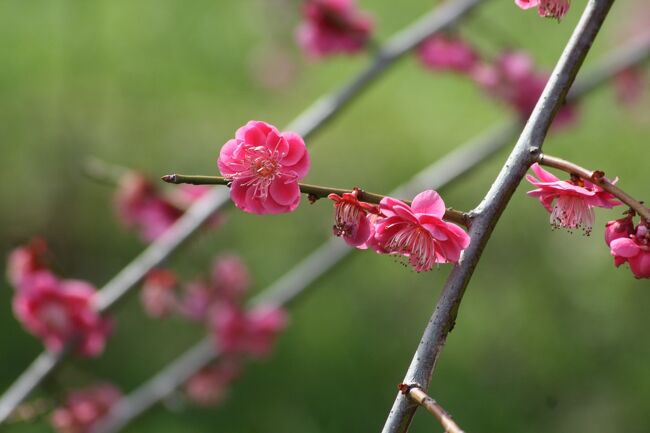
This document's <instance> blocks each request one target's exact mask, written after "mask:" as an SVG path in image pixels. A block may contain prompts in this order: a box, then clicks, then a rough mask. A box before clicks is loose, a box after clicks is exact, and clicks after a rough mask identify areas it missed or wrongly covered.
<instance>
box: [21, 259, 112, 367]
mask: <svg viewBox="0 0 650 433" xmlns="http://www.w3.org/2000/svg"><path fill="white" fill-rule="evenodd" d="M95 293H96V290H95V288H94V287H93V286H92V285H90V284H89V283H87V282H84V281H79V280H59V279H58V278H56V277H55V276H54V275H53V274H51V273H50V272H47V271H41V272H37V273H35V274H33V275H32V276H30V277H29V279H28V280H27V281H26V282H25V283H24V284H23V285H22V287H20V288H19V289H18V290H17V291H16V294H15V295H14V299H13V308H14V314H15V315H16V317H17V318H18V320H19V321H20V322H21V323H22V324H23V326H24V327H25V329H27V330H28V331H29V332H31V333H32V334H34V335H36V336H37V337H39V338H41V339H42V340H43V342H44V344H45V346H46V347H47V348H48V350H52V351H59V350H61V349H62V348H63V347H64V345H65V344H66V343H68V342H71V341H73V339H74V341H76V348H77V351H78V352H79V353H80V354H81V355H84V356H88V357H93V356H97V355H99V354H101V353H102V351H103V350H104V344H105V342H106V338H107V335H108V333H109V331H110V324H109V322H108V321H107V320H106V319H104V318H102V317H101V316H100V315H99V313H98V312H97V311H95V310H94V309H93V306H92V299H93V297H94V296H95Z"/></svg>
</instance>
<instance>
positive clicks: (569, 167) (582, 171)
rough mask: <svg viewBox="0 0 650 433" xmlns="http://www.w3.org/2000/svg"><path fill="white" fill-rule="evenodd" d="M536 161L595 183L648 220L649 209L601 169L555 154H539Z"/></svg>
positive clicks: (649, 217) (649, 218)
mask: <svg viewBox="0 0 650 433" xmlns="http://www.w3.org/2000/svg"><path fill="white" fill-rule="evenodd" d="M537 162H538V163H539V164H541V165H545V166H547V167H553V168H557V169H558V170H562V171H564V172H566V173H569V174H571V175H575V176H578V177H581V178H583V179H586V180H588V181H590V182H593V183H595V184H597V185H598V186H600V187H601V188H602V189H604V190H605V191H607V192H609V193H610V194H612V195H614V196H615V197H616V198H618V199H619V200H621V201H622V202H623V203H625V204H626V205H628V206H629V207H630V208H631V209H633V210H634V211H635V212H636V213H638V214H639V215H641V217H642V218H643V219H645V220H646V221H650V209H648V208H647V207H645V206H644V205H643V204H642V203H641V202H640V201H638V200H636V199H634V198H633V197H632V196H631V195H629V194H628V193H626V192H625V191H623V190H622V189H621V188H619V187H618V186H616V185H614V184H613V183H612V182H610V181H609V180H608V179H607V178H605V173H603V172H602V171H599V170H588V169H586V168H584V167H581V166H579V165H577V164H575V163H573V162H570V161H567V160H564V159H562V158H558V157H556V156H551V155H545V154H543V153H540V154H539V156H538V157H537Z"/></svg>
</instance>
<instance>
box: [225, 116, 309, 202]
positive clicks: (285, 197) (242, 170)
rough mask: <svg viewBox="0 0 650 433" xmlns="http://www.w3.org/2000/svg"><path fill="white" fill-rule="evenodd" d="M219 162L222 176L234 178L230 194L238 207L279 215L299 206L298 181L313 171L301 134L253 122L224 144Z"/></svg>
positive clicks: (240, 129)
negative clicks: (309, 171)
mask: <svg viewBox="0 0 650 433" xmlns="http://www.w3.org/2000/svg"><path fill="white" fill-rule="evenodd" d="M218 165H219V171H220V172H221V174H222V176H224V177H226V178H228V179H229V180H231V181H232V183H231V185H230V197H231V198H232V200H233V202H235V205H236V206H237V207H238V208H240V209H241V210H243V211H245V212H249V213H254V214H277V213H284V212H292V211H294V210H295V209H296V208H297V207H298V204H299V203H300V188H299V186H298V181H299V180H300V179H302V178H303V177H305V176H306V175H307V171H308V170H309V153H308V152H307V148H306V147H305V142H304V141H303V140H302V137H300V136H299V135H298V134H296V133H293V132H283V133H280V132H278V130H277V129H276V128H275V127H274V126H272V125H269V124H268V123H265V122H259V121H250V122H248V123H247V124H246V125H245V126H243V127H241V128H239V129H238V130H237V133H236V134H235V138H234V139H232V140H229V141H228V142H226V144H224V145H223V147H222V148H221V152H220V153H219V160H218Z"/></svg>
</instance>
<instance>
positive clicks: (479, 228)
mask: <svg viewBox="0 0 650 433" xmlns="http://www.w3.org/2000/svg"><path fill="white" fill-rule="evenodd" d="M613 2H614V0H589V1H588V3H587V6H586V8H585V11H584V12H583V14H582V17H581V18H580V21H579V23H578V25H577V26H576V28H575V30H574V32H573V35H572V36H571V39H570V40H569V42H568V44H567V46H566V47H565V49H564V52H563V53H562V55H561V56H560V59H559V61H558V63H557V65H556V66H555V69H554V70H553V73H552V74H551V78H550V79H549V81H548V83H547V84H546V86H545V88H544V91H543V93H542V95H541V96H540V98H539V100H538V102H537V105H536V106H535V109H534V110H533V113H532V114H531V116H530V118H529V120H528V122H527V123H526V126H525V127H524V130H523V132H522V133H521V135H520V137H519V140H517V144H516V145H515V147H514V149H513V150H512V152H511V154H510V156H509V157H508V159H507V160H506V162H505V164H504V165H503V167H502V168H501V171H500V173H499V175H498V176H497V178H496V180H495V181H494V183H493V184H492V186H491V188H490V190H489V191H488V192H487V194H486V195H485V197H484V199H483V201H482V202H481V203H480V204H479V205H478V207H477V208H476V209H475V210H474V211H473V213H472V224H471V228H470V232H469V234H470V237H471V243H470V245H469V246H468V247H467V249H465V251H464V252H463V254H462V256H461V259H460V261H459V262H458V264H457V265H456V266H454V269H453V270H452V272H451V274H450V275H449V279H448V280H447V283H446V284H445V287H444V289H443V291H442V294H441V295H440V298H439V300H438V302H437V304H436V307H435V309H434V311H433V314H432V316H431V318H430V319H429V322H428V324H427V326H426V328H425V330H424V335H423V336H422V339H421V340H420V344H419V345H418V347H417V350H416V352H415V354H414V356H413V359H412V361H411V364H410V366H409V368H408V371H407V372H406V376H405V378H404V380H403V381H402V382H403V383H418V384H421V385H422V387H423V389H426V388H428V386H429V382H430V381H431V375H432V374H433V369H434V367H435V364H436V361H437V359H438V356H439V355H440V352H441V350H442V348H443V346H444V344H445V341H446V339H447V335H448V334H449V332H450V331H451V329H452V328H453V327H454V324H455V321H456V316H457V314H458V309H459V307H460V303H461V301H462V298H463V294H464V293H465V289H466V288H467V285H468V284H469V281H470V279H471V277H472V274H473V273H474V270H475V268H476V265H477V264H478V261H479V259H480V257H481V254H482V252H483V249H484V248H485V245H486V244H487V242H488V240H489V238H490V235H491V234H492V231H493V230H494V227H495V226H496V224H497V222H498V220H499V218H500V217H501V215H502V213H503V211H504V210H505V208H506V206H507V204H508V202H509V201H510V198H511V197H512V195H513V194H514V192H515V190H516V188H517V186H519V183H520V182H521V180H522V179H523V177H524V175H525V174H526V171H527V170H528V168H529V167H530V165H531V164H532V163H533V162H534V161H535V158H536V156H537V155H538V154H539V153H540V152H541V148H542V144H543V143H544V139H545V138H546V135H547V132H548V129H549V127H550V126H551V122H552V121H553V118H554V117H555V114H556V113H557V111H558V110H559V109H560V107H561V105H562V103H563V102H564V99H565V97H566V95H567V93H568V91H569V88H570V87H571V84H572V83H573V80H574V79H575V76H576V74H577V73H578V70H579V69H580V67H581V66H582V63H583V62H584V59H585V57H586V56H587V53H588V52H589V49H590V48H591V45H592V43H593V41H594V39H595V38H596V35H597V34H598V31H599V30H600V27H601V25H602V23H603V21H604V20H605V17H606V16H607V13H608V12H609V9H610V7H611V6H612V4H613ZM417 408H418V405H417V404H415V403H414V402H413V401H412V400H410V399H409V398H407V397H406V396H404V395H402V394H401V393H398V395H397V397H396V399H395V402H394V404H393V407H392V409H391V410H390V413H389V415H388V418H387V420H386V423H385V424H384V428H383V430H382V432H383V433H404V432H406V431H408V428H409V425H410V424H411V420H412V419H413V416H414V415H415V411H416V410H417Z"/></svg>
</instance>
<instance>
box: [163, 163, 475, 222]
mask: <svg viewBox="0 0 650 433" xmlns="http://www.w3.org/2000/svg"><path fill="white" fill-rule="evenodd" d="M162 180H164V181H165V182H167V183H175V184H181V183H188V184H191V185H226V186H230V184H231V182H232V181H231V180H229V179H227V178H225V177H221V176H193V175H185V174H168V175H165V176H163V177H162ZM298 186H299V187H300V191H301V192H302V193H303V194H307V195H309V197H310V199H320V198H327V196H328V195H330V194H338V195H343V194H346V193H348V194H349V193H352V191H353V190H352V189H342V188H332V187H329V186H320V185H310V184H308V183H299V184H298ZM357 191H358V193H359V195H358V198H359V200H361V201H364V202H366V203H373V204H379V202H381V200H382V199H383V198H385V197H386V196H385V195H381V194H375V193H372V192H368V191H364V190H362V189H357ZM403 201H404V203H406V204H408V205H410V204H411V202H410V201H409V200H403ZM444 218H445V219H446V220H449V221H453V222H455V223H458V224H462V225H464V226H468V224H469V217H468V215H467V214H466V213H465V212H461V211H459V210H456V209H452V208H447V210H446V211H445V216H444Z"/></svg>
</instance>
